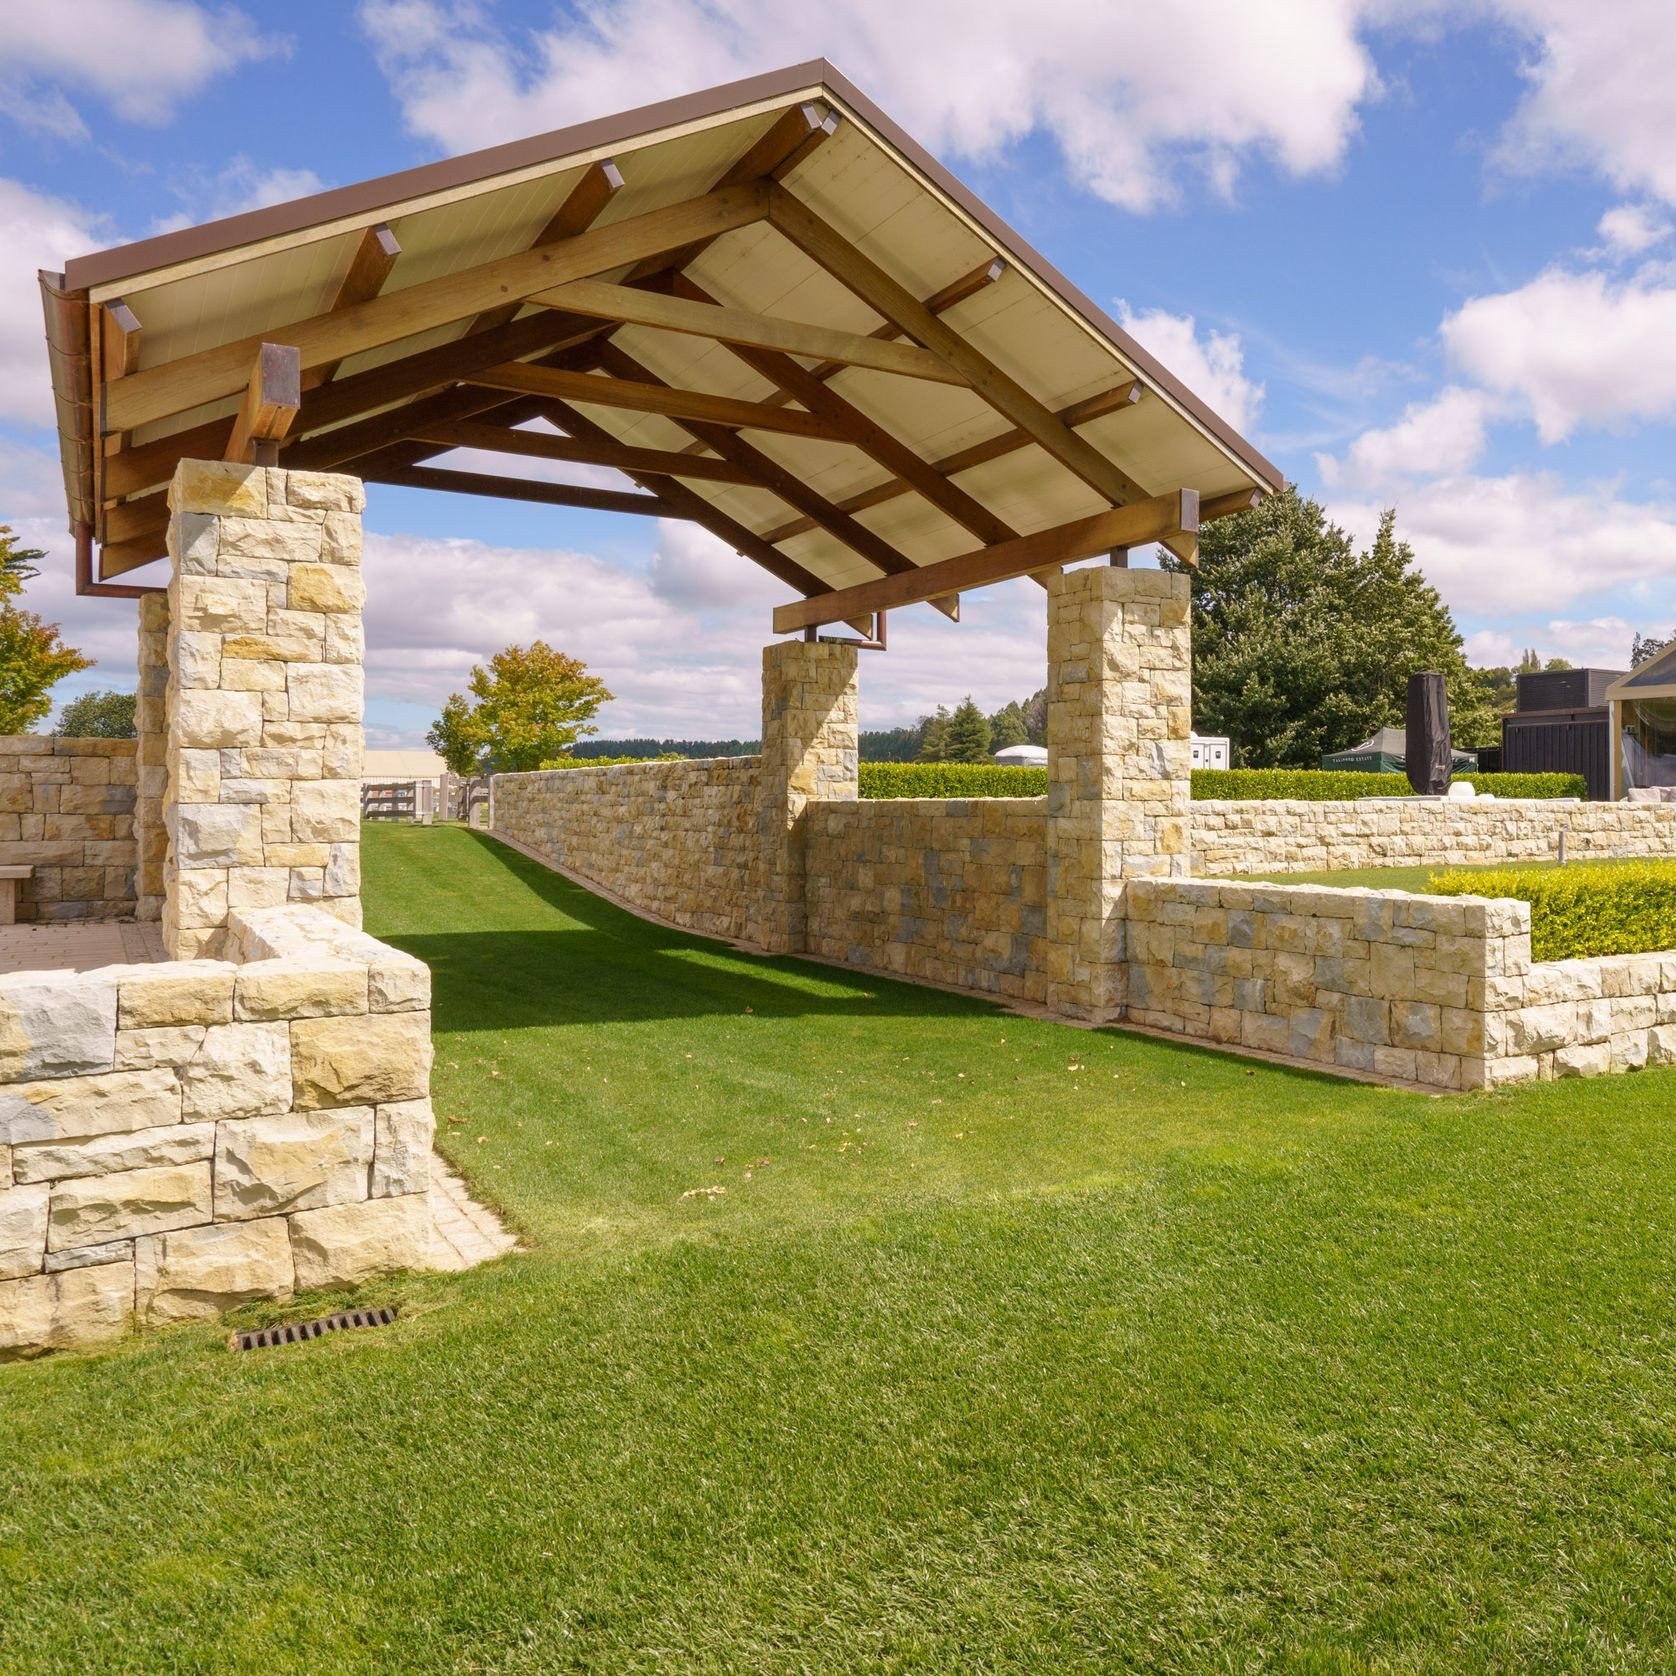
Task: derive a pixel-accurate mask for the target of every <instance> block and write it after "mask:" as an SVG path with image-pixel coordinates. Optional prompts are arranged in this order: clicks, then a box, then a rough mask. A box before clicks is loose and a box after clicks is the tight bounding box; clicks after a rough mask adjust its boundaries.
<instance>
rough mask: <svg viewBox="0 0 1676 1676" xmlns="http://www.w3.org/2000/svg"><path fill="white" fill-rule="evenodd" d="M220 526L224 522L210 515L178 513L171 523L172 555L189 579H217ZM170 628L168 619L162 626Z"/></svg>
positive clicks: (170, 544) (170, 547)
mask: <svg viewBox="0 0 1676 1676" xmlns="http://www.w3.org/2000/svg"><path fill="white" fill-rule="evenodd" d="M220 527H221V520H220V519H219V518H215V517H212V516H210V515H208V514H206V513H202V512H177V513H175V514H174V516H173V517H172V518H170V520H169V552H170V554H171V555H172V556H173V558H174V561H175V564H176V567H177V568H178V569H179V570H181V571H182V572H184V573H185V574H186V575H188V576H213V575H214V574H215V548H216V534H217V531H218V530H219V529H220ZM167 626H168V619H167V618H165V619H164V621H163V624H162V627H164V628H166V627H167ZM154 632H155V631H154Z"/></svg>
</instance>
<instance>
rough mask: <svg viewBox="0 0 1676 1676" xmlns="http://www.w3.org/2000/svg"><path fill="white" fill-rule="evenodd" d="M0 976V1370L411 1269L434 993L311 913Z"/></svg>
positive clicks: (424, 1219) (423, 1210) (424, 1163)
mask: <svg viewBox="0 0 1676 1676" xmlns="http://www.w3.org/2000/svg"><path fill="white" fill-rule="evenodd" d="M227 930H228V935H227V939H226V942H227V952H228V954H229V956H230V958H228V959H224V960H191V961H176V962H163V963H158V964H155V965H134V966H110V967H104V968H101V969H99V970H96V971H92V972H81V973H71V972H51V973H40V972H37V973H22V974H17V975H14V976H9V977H0V1359H6V1358H8V1357H16V1356H27V1355H32V1354H37V1353H39V1352H41V1351H44V1350H50V1349H58V1348H64V1347H67V1346H72V1345H81V1344H87V1343H91V1342H95V1341H98V1340H101V1339H106V1338H111V1337H114V1336H116V1335H118V1334H120V1333H122V1332H123V1331H125V1330H126V1329H127V1328H129V1327H130V1326H133V1325H138V1326H149V1325H155V1324H158V1323H162V1322H168V1321H179V1320H186V1319H193V1318H199V1317H208V1316H213V1315H215V1314H217V1313H219V1312H220V1311H221V1310H223V1309H226V1308H229V1307H231V1306H232V1305H235V1304H239V1303H244V1302H248V1301H250V1300H252V1299H256V1298H278V1299H286V1298H289V1297H290V1295H291V1293H292V1290H293V1289H294V1288H304V1287H318V1286H327V1285H333V1284H336V1283H339V1282H347V1281H355V1280H360V1279H363V1278H365V1277H367V1276H369V1275H373V1274H379V1273H383V1272H385V1271H387V1270H392V1269H398V1268H410V1267H421V1266H423V1265H424V1262H425V1260H426V1253H427V1249H428V1246H429V1239H430V1218H429V1211H428V1207H427V1202H426V1196H425V1195H426V1188H427V1186H428V1166H429V1160H430V1154H431V1133H432V1127H433V1125H432V1118H431V1107H430V1100H429V1086H430V1063H431V1044H430V1022H431V1015H430V973H429V971H428V970H427V968H426V967H425V966H424V965H422V964H421V963H420V962H419V961H417V960H414V959H412V958H411V957H410V956H408V955H404V954H402V953H400V952H399V951H397V950H395V949H392V948H388V947H386V946H385V945H384V944H382V943H379V942H377V941H376V940H374V939H373V938H371V937H368V936H366V935H364V934H362V933H360V932H357V931H354V930H352V929H350V928H349V927H347V926H345V925H344V924H343V923H342V921H341V920H338V919H336V918H334V917H332V916H330V915H328V914H326V913H324V912H322V911H321V910H320V909H318V908H312V907H296V908H277V909H264V910H256V911H252V912H249V913H246V914H241V915H234V916H233V918H232V920H231V922H230V924H229V926H228V928H227Z"/></svg>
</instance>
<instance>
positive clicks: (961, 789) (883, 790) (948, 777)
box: [860, 762, 1047, 797]
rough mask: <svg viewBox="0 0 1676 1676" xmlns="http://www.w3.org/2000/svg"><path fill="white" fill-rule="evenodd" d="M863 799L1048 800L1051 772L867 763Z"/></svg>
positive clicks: (986, 765) (993, 765) (995, 765)
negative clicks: (1011, 798)
mask: <svg viewBox="0 0 1676 1676" xmlns="http://www.w3.org/2000/svg"><path fill="white" fill-rule="evenodd" d="M860 778H861V795H862V796H863V797H1045V796H1046V795H1047V770H1046V769H1045V768H1028V767H1017V766H1015V765H1013V764H1011V763H1000V762H864V763H862V765H861V774H860Z"/></svg>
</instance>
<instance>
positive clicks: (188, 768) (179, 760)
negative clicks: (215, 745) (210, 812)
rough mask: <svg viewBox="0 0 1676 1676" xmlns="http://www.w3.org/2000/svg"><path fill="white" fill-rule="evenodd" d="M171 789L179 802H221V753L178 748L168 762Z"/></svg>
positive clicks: (174, 797)
mask: <svg viewBox="0 0 1676 1676" xmlns="http://www.w3.org/2000/svg"><path fill="white" fill-rule="evenodd" d="M169 780H170V785H169V791H170V794H171V796H172V797H173V799H174V801H175V802H176V803H219V802H220V801H221V752H220V751H218V750H177V751H176V752H174V760H173V761H172V762H171V763H170V764H169Z"/></svg>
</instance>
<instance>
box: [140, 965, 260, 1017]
mask: <svg viewBox="0 0 1676 1676" xmlns="http://www.w3.org/2000/svg"><path fill="white" fill-rule="evenodd" d="M233 975H234V968H233V967H232V966H230V965H228V964H227V963H226V962H225V961H220V960H194V961H171V962H168V963H165V964H162V965H157V966H153V967H149V968H147V967H136V968H132V969H131V970H130V973H128V974H125V975H124V976H123V978H122V980H121V984H120V998H119V1002H118V1007H117V1021H116V1022H117V1028H118V1029H119V1030H150V1029H154V1028H157V1027H158V1026H169V1025H182V1024H226V1023H228V1022H230V1021H231V1019H232V1016H233Z"/></svg>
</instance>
